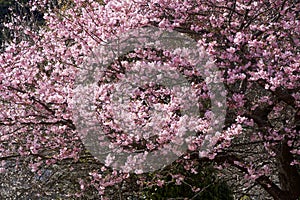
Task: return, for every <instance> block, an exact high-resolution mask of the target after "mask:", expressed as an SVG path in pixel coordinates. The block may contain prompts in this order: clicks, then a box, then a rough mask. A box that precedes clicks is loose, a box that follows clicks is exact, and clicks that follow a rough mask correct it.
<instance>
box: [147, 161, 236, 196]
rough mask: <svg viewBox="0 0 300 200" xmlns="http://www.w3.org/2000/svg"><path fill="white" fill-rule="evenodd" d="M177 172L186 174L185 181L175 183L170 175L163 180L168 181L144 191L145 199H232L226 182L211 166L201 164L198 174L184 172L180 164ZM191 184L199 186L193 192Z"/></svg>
mask: <svg viewBox="0 0 300 200" xmlns="http://www.w3.org/2000/svg"><path fill="white" fill-rule="evenodd" d="M176 170H178V171H177V172H178V173H179V172H180V173H182V174H184V175H185V176H186V179H185V180H184V182H185V183H182V184H181V185H176V184H175V182H174V181H173V180H172V177H171V176H167V179H165V182H170V183H169V184H167V185H164V186H163V187H158V186H156V187H152V188H150V189H149V190H146V191H145V193H144V194H145V197H144V198H145V199H149V200H150V199H151V200H152V199H153V200H156V199H157V200H159V199H178V198H181V199H183V198H187V199H194V200H196V199H197V200H232V199H233V196H232V193H231V191H230V189H229V187H228V186H227V184H226V183H224V182H221V181H219V180H218V178H217V177H216V172H215V170H214V169H213V168H212V167H211V166H202V167H201V169H199V171H200V172H199V173H198V174H192V173H190V172H185V170H183V167H182V166H178V167H177V168H176ZM190 185H191V186H195V187H198V188H200V190H199V191H197V192H194V191H193V190H192V188H191V187H190Z"/></svg>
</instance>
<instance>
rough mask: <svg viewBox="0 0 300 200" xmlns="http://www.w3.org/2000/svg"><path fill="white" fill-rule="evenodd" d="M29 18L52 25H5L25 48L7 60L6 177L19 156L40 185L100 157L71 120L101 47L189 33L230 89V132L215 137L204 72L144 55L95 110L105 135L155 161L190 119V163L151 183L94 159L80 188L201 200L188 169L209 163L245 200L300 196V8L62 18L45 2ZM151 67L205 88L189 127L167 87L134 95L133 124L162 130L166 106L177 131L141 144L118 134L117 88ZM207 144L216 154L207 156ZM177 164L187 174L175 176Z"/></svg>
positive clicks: (150, 6) (68, 12) (247, 5)
mask: <svg viewBox="0 0 300 200" xmlns="http://www.w3.org/2000/svg"><path fill="white" fill-rule="evenodd" d="M30 9H31V11H35V10H39V11H41V12H43V13H44V20H45V25H44V26H40V27H36V26H27V25H25V24H24V23H21V22H23V20H24V17H22V16H15V17H14V18H13V21H11V22H9V23H6V24H5V26H6V27H8V28H10V29H11V30H12V31H13V33H14V39H12V41H11V42H10V43H9V44H7V45H6V46H5V51H4V53H2V54H1V57H0V64H1V68H0V70H1V71H0V92H1V98H0V99H1V106H0V109H1V112H0V134H1V135H0V141H1V143H0V159H1V167H0V169H1V170H0V171H3V173H4V171H5V169H6V166H8V165H10V162H7V161H8V160H10V159H12V158H14V159H17V160H18V159H21V160H26V162H27V163H28V166H29V167H30V168H31V170H32V172H36V173H37V174H40V175H41V174H42V173H43V170H42V168H45V167H49V168H53V166H55V165H60V164H61V163H66V162H70V163H72V162H73V163H78V162H79V163H80V161H82V159H87V158H86V157H88V158H90V156H91V155H90V154H89V152H88V151H86V149H85V147H84V145H83V143H82V141H81V139H80V136H79V135H78V131H77V129H76V125H75V123H74V118H73V116H72V103H71V102H72V98H73V97H74V95H75V94H74V90H73V89H74V88H75V80H76V77H77V75H78V72H79V71H80V70H81V68H80V67H81V66H82V64H83V63H84V62H85V60H86V58H87V56H89V55H90V54H91V53H92V52H93V51H94V50H95V47H97V46H99V45H101V44H103V43H105V42H107V41H108V40H109V39H111V38H115V37H116V36H118V35H120V34H122V33H126V32H128V31H129V30H132V29H137V28H141V27H150V26H152V27H158V28H160V29H162V30H174V31H177V32H180V33H183V34H185V35H186V36H188V37H190V38H192V39H193V40H194V41H195V42H197V44H198V46H199V51H200V49H201V48H204V49H205V51H206V52H207V54H208V55H209V56H210V57H211V58H212V59H213V60H214V64H215V65H216V66H217V67H218V69H219V72H220V73H221V74H222V76H221V77H222V81H223V83H224V85H225V88H226V101H227V106H228V108H227V113H226V119H225V123H224V125H223V124H222V125H223V127H222V129H221V130H220V131H219V132H217V133H214V135H213V137H211V138H209V140H208V139H207V137H206V133H207V130H208V129H209V126H210V124H209V123H208V121H209V118H210V113H211V112H210V108H211V104H212V102H211V101H210V92H209V90H208V89H207V86H206V84H205V81H204V80H203V77H201V74H199V73H197V72H196V70H194V69H195V66H193V65H192V64H191V63H188V62H187V61H186V60H185V59H184V58H182V57H180V56H178V55H176V54H175V53H174V52H168V51H167V50H164V49H136V50H135V51H133V52H131V53H129V54H127V55H124V56H123V57H119V58H117V59H116V60H115V61H114V62H112V63H111V65H110V66H109V68H108V69H109V70H108V71H107V72H106V73H105V76H103V78H102V79H101V80H99V82H98V91H99V92H98V96H97V97H95V106H96V107H97V109H96V111H97V114H98V119H99V124H101V125H102V126H103V127H105V131H106V132H105V133H106V136H107V137H109V138H110V141H111V142H112V143H113V144H115V145H119V146H121V147H122V148H124V149H125V150H130V151H132V150H143V151H144V152H152V151H155V150H157V149H159V148H161V146H163V145H164V144H165V143H168V142H169V141H170V140H171V139H172V137H173V136H174V134H175V135H176V134H178V133H179V132H180V131H182V128H186V127H185V125H186V124H184V123H182V122H183V121H184V120H185V121H189V123H190V126H191V127H194V129H195V131H196V133H197V134H196V136H195V137H193V138H192V140H191V141H190V144H189V146H188V150H187V151H186V153H185V154H184V155H183V156H181V157H179V158H178V160H176V162H175V163H172V164H170V166H167V167H166V168H165V169H162V170H158V171H155V172H153V173H152V174H151V178H149V177H148V175H149V174H148V175H145V174H143V173H142V172H136V173H137V174H134V173H131V172H130V173H129V172H127V171H126V170H125V171H124V170H123V171H122V170H115V169H111V168H110V167H109V166H108V165H109V164H108V163H102V164H100V163H97V162H96V161H95V162H94V163H93V165H90V166H87V169H86V173H85V175H84V176H81V177H77V180H78V186H79V188H80V189H81V190H82V191H84V190H86V189H87V188H94V189H96V190H97V191H98V192H99V193H100V194H101V195H104V196H105V195H108V194H111V195H112V194H113V193H114V192H112V191H113V190H112V188H117V189H118V191H122V192H121V193H125V190H128V188H130V187H132V188H138V189H140V188H147V187H148V188H149V187H163V186H164V185H165V184H168V181H171V182H172V181H173V182H174V183H176V184H179V185H180V184H183V185H185V184H186V185H188V186H189V187H190V188H191V190H193V191H194V192H195V194H197V192H198V193H201V192H202V189H203V188H198V187H196V186H195V185H191V184H189V183H188V181H187V180H188V178H189V177H188V176H185V174H187V173H183V171H186V172H189V173H193V174H197V173H199V172H201V167H199V166H201V163H203V162H208V163H212V164H213V165H214V166H215V167H216V168H217V169H218V170H220V172H221V173H220V178H223V179H224V180H226V181H227V183H228V184H230V185H232V188H233V189H234V192H235V193H236V196H237V197H241V196H243V195H245V194H246V195H248V196H253V197H256V198H259V197H262V199H267V198H273V199H291V200H292V199H297V198H299V196H300V192H299V190H298V188H300V174H299V164H300V162H299V156H300V148H299V145H300V141H299V132H300V109H299V107H300V93H299V91H300V80H299V79H300V73H299V71H300V67H299V60H300V56H299V32H300V30H299V27H300V24H299V10H300V3H298V2H297V1H292V0H278V1H252V0H243V1H242V0H236V1H229V2H228V1H223V0H219V1H214V0H185V1H176V0H172V1H171V0H147V1H144V0H137V1H126V0H111V1H108V0H107V1H96V0H95V1H93V0H74V1H68V3H67V4H64V5H62V4H60V8H57V7H54V6H52V4H51V3H49V2H48V1H39V0H36V1H32V2H31V7H30ZM141 63H142V64H143V66H158V65H159V66H166V67H173V68H175V69H176V70H177V71H178V72H179V73H181V74H182V75H183V76H184V77H185V78H186V79H187V80H188V82H189V83H190V84H191V85H192V86H193V87H194V88H196V91H197V92H196V94H197V98H196V102H197V104H198V105H199V108H200V109H199V116H198V118H197V119H193V120H187V119H186V116H185V115H184V114H182V113H181V112H180V109H177V108H176V105H177V104H176V101H175V102H174V99H172V94H171V92H170V91H167V89H166V88H164V87H163V86H160V85H144V87H142V88H139V89H138V90H136V93H134V94H132V97H131V98H132V99H131V103H132V107H131V108H130V109H131V110H130V112H131V113H132V115H131V116H136V117H133V118H131V120H132V121H134V124H135V125H141V124H142V125H145V126H146V125H147V124H149V123H150V122H151V120H150V118H151V117H150V116H149V112H150V107H151V106H150V105H149V104H147V103H149V102H150V104H151V105H157V106H159V107H160V108H163V107H164V108H166V109H167V110H170V115H169V116H168V118H166V121H165V123H166V124H167V125H164V126H163V125H162V127H163V128H164V134H159V133H158V136H156V137H150V138H149V137H148V138H139V139H137V138H136V137H135V136H129V135H126V133H124V132H122V131H121V130H119V129H118V127H117V123H116V122H115V121H114V120H111V117H112V115H110V107H109V105H110V104H109V103H111V102H110V101H109V98H110V95H111V89H112V87H113V86H112V85H113V84H114V83H115V82H117V81H119V80H121V78H122V77H123V75H124V74H125V72H126V70H128V69H129V68H134V67H136V66H141V65H142V64H141ZM161 63H164V65H161ZM128 123H129V122H128ZM168 124H170V126H169V125H168ZM183 124H184V125H183ZM180 125H181V126H180ZM195 127H196V128H195ZM204 141H206V142H207V141H209V143H210V145H211V147H212V148H209V149H203V148H202V145H203V142H204ZM178 165H180V166H183V169H182V170H183V171H182V170H179V172H178V171H177V172H176V170H175V172H174V170H172V169H176V166H178ZM70 166H71V168H72V165H71V164H70ZM169 168H170V169H169ZM73 169H74V167H73ZM50 171H51V170H50ZM52 171H53V169H52ZM126 181H127V184H126ZM128 183H130V184H131V185H130V184H128ZM129 186H130V187H129ZM124 188H125V189H124ZM129 191H130V189H129ZM81 194H82V193H80V192H78V193H76V195H78V196H80V195H81ZM40 195H43V194H40ZM115 195H117V194H116V193H115ZM104 196H103V197H104ZM115 197H116V198H118V197H117V196H115ZM195 198H197V196H196V197H195Z"/></svg>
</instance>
